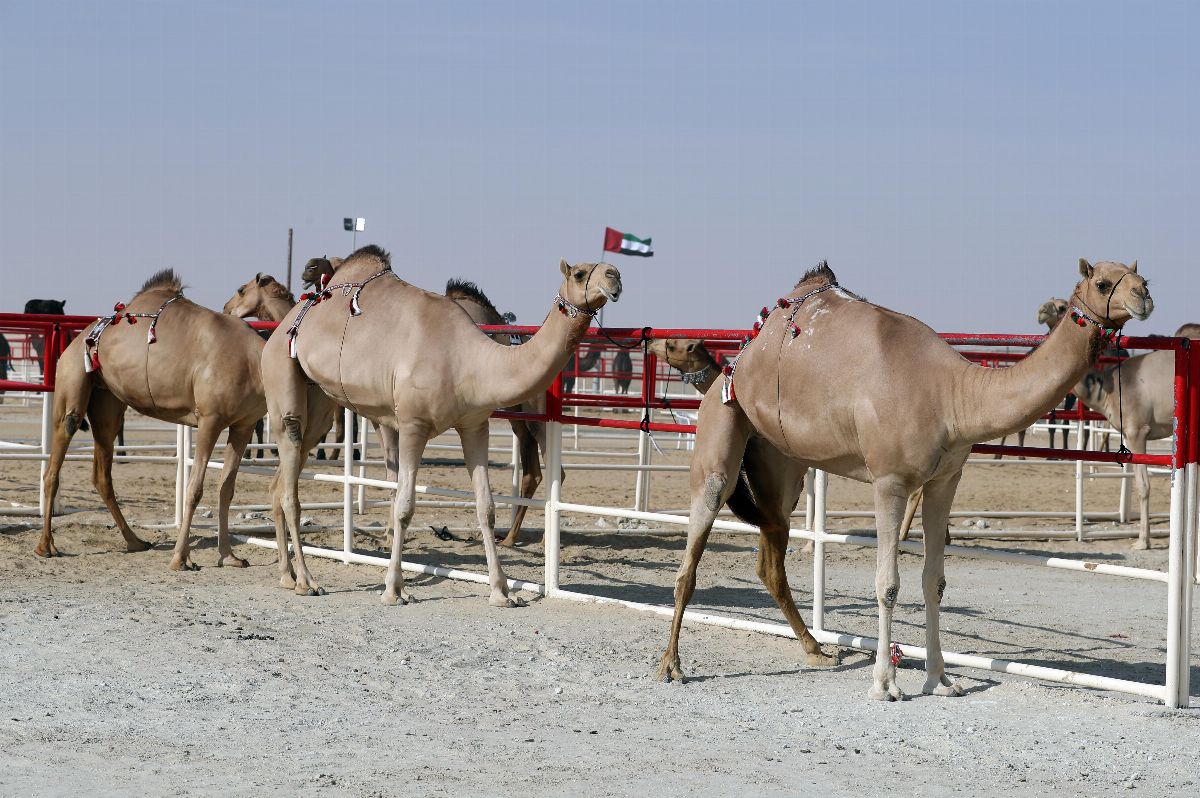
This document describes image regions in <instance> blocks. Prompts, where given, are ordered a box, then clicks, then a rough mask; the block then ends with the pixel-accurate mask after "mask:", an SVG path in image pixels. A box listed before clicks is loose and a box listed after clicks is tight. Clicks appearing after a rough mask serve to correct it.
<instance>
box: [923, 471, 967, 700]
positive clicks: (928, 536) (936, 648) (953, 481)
mask: <svg viewBox="0 0 1200 798" xmlns="http://www.w3.org/2000/svg"><path fill="white" fill-rule="evenodd" d="M961 477H962V471H961V470H959V471H956V472H955V473H953V474H951V475H950V476H947V477H942V478H941V479H939V480H937V481H936V482H930V483H929V484H928V485H927V486H926V487H925V503H924V512H923V515H922V517H923V518H924V527H925V563H924V568H923V570H922V571H921V590H922V593H923V594H924V598H925V651H926V654H925V686H924V688H922V689H923V692H925V693H932V694H933V695H942V696H960V695H962V694H963V691H962V688H960V687H959V686H958V685H957V684H955V683H954V682H952V681H950V678H949V677H948V676H946V661H945V660H944V659H943V658H942V635H941V609H942V608H941V604H942V594H943V593H944V592H945V590H946V576H945V573H946V539H947V533H948V532H949V528H950V505H951V504H953V502H954V494H955V492H956V491H957V490H958V481H959V479H960V478H961Z"/></svg>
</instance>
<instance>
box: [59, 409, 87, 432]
mask: <svg viewBox="0 0 1200 798" xmlns="http://www.w3.org/2000/svg"><path fill="white" fill-rule="evenodd" d="M82 426H83V419H82V418H81V417H80V416H79V415H78V414H76V413H67V415H66V417H65V418H63V428H64V429H66V431H67V436H68V437H70V436H72V435H74V434H75V433H76V432H78V431H79V428H80V427H82Z"/></svg>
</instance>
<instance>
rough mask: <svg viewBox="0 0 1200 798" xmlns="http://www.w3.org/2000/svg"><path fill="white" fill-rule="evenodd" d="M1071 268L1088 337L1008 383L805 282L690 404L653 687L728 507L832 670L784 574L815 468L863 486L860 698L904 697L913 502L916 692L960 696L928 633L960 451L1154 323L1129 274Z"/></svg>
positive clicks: (794, 619) (1007, 427)
mask: <svg viewBox="0 0 1200 798" xmlns="http://www.w3.org/2000/svg"><path fill="white" fill-rule="evenodd" d="M1079 267H1080V272H1081V274H1082V276H1083V280H1082V281H1081V282H1080V283H1079V284H1078V285H1077V286H1076V288H1075V292H1074V293H1073V294H1072V297H1071V301H1072V303H1073V305H1074V306H1075V307H1077V308H1079V309H1080V310H1081V311H1082V312H1084V313H1086V314H1087V319H1090V321H1085V326H1083V327H1080V326H1078V325H1076V324H1060V325H1059V326H1058V327H1057V328H1056V329H1055V330H1054V332H1053V333H1051V334H1050V336H1049V337H1048V338H1047V339H1046V342H1045V343H1044V344H1042V346H1040V347H1038V349H1037V350H1036V351H1035V352H1033V353H1032V354H1031V355H1030V356H1029V357H1027V358H1025V359H1024V360H1022V361H1021V362H1020V363H1018V364H1017V365H1015V366H1013V367H1012V368H1005V369H989V368H983V367H980V366H977V365H975V364H972V363H970V362H969V361H967V360H966V359H965V358H963V357H962V356H961V355H960V354H958V353H957V352H955V351H954V349H952V348H951V347H950V346H948V345H947V344H946V343H945V342H944V341H942V339H941V338H939V337H938V335H937V333H935V332H934V331H933V330H932V329H930V328H929V327H927V326H925V325H924V324H922V323H921V322H919V321H917V320H916V319H913V318H911V317H909V316H904V315H902V314H899V313H896V312H894V311H890V310H887V309H885V308H882V307H879V306H877V305H872V304H870V303H869V302H866V301H864V300H862V299H860V298H859V297H856V296H854V295H853V294H850V293H849V292H847V291H845V290H843V289H842V288H840V287H839V286H838V285H837V281H836V278H835V277H834V274H833V272H832V271H831V270H830V269H829V267H828V266H826V265H825V264H821V265H820V266H819V267H817V268H816V269H813V270H811V271H810V272H808V273H807V274H806V275H805V276H804V278H803V279H802V280H801V281H800V283H798V284H797V285H796V287H795V288H794V289H793V290H792V291H791V292H790V293H789V295H788V296H787V297H785V298H783V299H781V300H780V301H779V302H778V303H777V305H776V307H775V308H774V309H773V310H771V311H769V312H768V313H767V315H766V318H765V320H764V321H763V323H762V329H761V332H760V333H759V334H758V336H757V337H756V338H755V339H754V340H752V341H751V342H750V343H749V344H748V345H747V346H746V347H745V348H744V349H743V351H742V354H741V356H740V357H739V359H738V361H737V363H736V364H735V366H734V373H733V375H732V376H731V377H730V378H727V380H726V383H725V389H723V390H722V391H720V392H717V391H710V392H709V393H707V394H705V396H704V399H703V400H702V401H701V406H700V418H699V422H698V431H697V435H696V450H695V454H694V455H693V458H692V466H691V494H692V500H691V517H690V520H689V524H688V541H687V550H686V552H685V554H684V558H683V562H682V564H681V566H680V569H679V574H678V576H677V578H676V580H675V616H674V620H673V623H672V626H671V637H670V642H669V643H668V646H667V650H666V652H665V653H664V654H663V657H662V661H661V664H660V666H659V669H658V674H659V676H660V677H662V678H664V679H671V678H682V677H683V671H682V668H681V666H680V661H679V632H680V627H681V626H682V623H683V613H684V610H685V608H686V607H687V604H688V601H689V600H690V599H691V597H692V593H693V591H694V590H695V585H696V568H697V566H698V564H699V561H700V556H701V554H702V553H703V551H704V546H705V544H706V543H707V541H708V535H709V532H710V530H711V528H712V523H713V519H714V518H715V517H716V514H717V511H718V510H719V509H720V508H721V506H722V504H724V503H726V502H728V503H729V506H730V509H732V510H734V512H735V513H737V514H738V515H739V516H740V517H741V518H743V519H745V520H746V521H747V522H749V523H753V524H755V525H756V526H758V527H759V528H760V530H761V541H760V551H759V564H758V573H759V575H760V577H761V578H762V580H763V582H764V583H765V584H766V586H767V589H768V590H769V591H770V592H771V594H772V595H773V596H774V598H775V600H776V602H777V603H778V604H779V606H780V608H781V609H782V610H783V613H784V615H785V616H786V617H787V619H788V621H789V622H790V624H791V626H792V629H793V631H794V632H795V633H796V636H797V637H798V638H799V640H800V642H801V645H802V646H803V647H804V650H805V652H806V653H807V655H808V659H809V662H810V663H813V664H816V665H825V664H830V663H832V662H833V661H834V660H833V658H832V657H829V656H827V655H826V654H825V653H824V652H822V651H821V648H820V646H819V645H818V644H817V641H816V640H815V639H814V638H813V636H812V635H811V634H810V633H809V631H808V629H807V628H806V627H805V625H804V621H803V620H802V619H801V617H800V613H799V612H798V610H797V609H796V606H795V603H794V602H793V600H792V596H791V590H790V589H789V587H788V584H787V576H786V574H785V572H784V552H785V548H786V545H787V540H788V515H789V514H790V512H791V510H792V509H793V508H794V507H795V506H796V501H797V499H798V498H799V496H800V491H801V482H802V479H801V478H802V475H803V473H804V470H805V469H806V468H810V467H811V468H821V469H824V470H825V471H828V472H829V473H832V474H838V475H841V476H844V477H848V478H850V479H856V480H860V481H863V482H870V483H872V484H873V486H874V492H875V517H876V527H877V530H878V532H877V534H878V567H877V570H876V578H875V592H876V598H877V601H878V607H879V632H878V635H879V639H878V650H877V652H876V660H875V667H874V671H873V680H872V685H871V689H870V691H869V693H868V695H869V697H871V698H874V699H879V700H898V699H901V698H903V695H904V694H903V693H902V692H901V690H900V687H899V686H898V685H897V683H896V667H895V664H894V661H893V659H892V658H891V656H890V655H891V641H892V610H893V608H894V607H895V604H896V598H897V595H898V593H899V587H900V585H899V572H898V569H897V554H898V546H897V543H898V531H899V527H900V520H901V517H902V515H903V512H904V506H905V503H906V501H907V499H908V497H909V496H911V495H912V494H913V493H914V492H915V491H916V489H917V488H918V487H921V486H924V488H925V493H924V500H923V503H924V518H925V532H926V534H925V540H924V543H925V566H924V572H923V575H922V590H923V593H924V598H925V620H926V622H925V637H926V650H927V663H926V673H927V678H926V681H925V686H924V690H925V691H926V692H930V693H935V694H938V695H961V694H962V691H961V689H960V688H959V687H958V686H957V685H955V684H954V683H953V682H952V681H951V680H950V679H949V678H948V677H947V676H946V675H945V662H944V660H943V658H942V654H941V642H940V633H939V630H938V624H939V604H940V602H941V599H942V592H943V590H944V589H945V585H946V583H945V579H944V576H943V573H944V562H943V555H944V546H945V536H946V532H947V531H948V529H949V523H948V522H949V514H950V506H951V504H952V502H953V499H954V493H955V490H956V489H957V487H958V481H959V479H960V477H961V475H962V467H963V464H964V463H965V462H966V459H967V455H968V453H969V452H970V448H971V446H972V445H973V444H975V443H977V442H980V441H986V440H992V439H995V438H998V437H999V436H1001V435H1003V434H1005V433H1011V432H1015V431H1016V430H1019V429H1021V428H1023V427H1026V426H1028V425H1029V423H1030V422H1032V421H1033V420H1034V419H1036V418H1038V417H1039V416H1041V415H1042V414H1043V413H1045V412H1046V411H1048V410H1049V409H1050V408H1052V407H1054V405H1055V404H1057V403H1058V402H1059V401H1060V400H1061V399H1062V397H1063V396H1064V395H1066V393H1067V391H1068V390H1069V389H1070V387H1071V386H1072V385H1074V384H1075V383H1076V382H1077V381H1078V379H1079V378H1080V377H1081V376H1083V374H1085V373H1086V372H1087V370H1088V368H1089V367H1090V366H1091V364H1092V363H1093V362H1095V359H1096V357H1097V355H1098V353H1099V351H1100V349H1101V348H1102V346H1103V345H1104V343H1105V342H1106V341H1108V340H1110V339H1111V336H1113V335H1115V334H1116V333H1115V330H1116V329H1119V328H1120V327H1121V326H1122V325H1123V324H1124V323H1125V321H1127V320H1128V319H1129V318H1131V317H1133V318H1138V319H1144V318H1146V317H1147V316H1149V314H1150V312H1151V310H1152V309H1153V301H1152V300H1151V298H1150V294H1149V291H1148V290H1147V288H1146V283H1145V280H1144V279H1142V277H1140V276H1139V275H1138V274H1137V273H1136V263H1135V264H1133V265H1132V266H1129V267H1126V266H1123V265H1121V264H1119V263H1111V262H1103V263H1098V264H1096V266H1095V267H1093V266H1092V265H1091V264H1089V263H1088V262H1087V261H1082V260H1081V261H1080V264H1079ZM726 394H728V396H726ZM725 398H728V400H729V403H728V404H727V403H726V402H725V401H723V399H725ZM759 441H763V442H765V443H766V444H767V446H768V448H766V449H764V448H762V447H760V446H758V445H757V443H758V442H759Z"/></svg>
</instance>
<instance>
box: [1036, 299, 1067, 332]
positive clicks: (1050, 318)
mask: <svg viewBox="0 0 1200 798" xmlns="http://www.w3.org/2000/svg"><path fill="white" fill-rule="evenodd" d="M1067 304H1068V303H1067V300H1065V299H1059V298H1058V297H1051V298H1050V299H1047V300H1046V301H1045V302H1043V303H1042V306H1041V307H1040V308H1038V324H1045V325H1046V326H1047V327H1049V328H1050V329H1051V330H1053V329H1054V328H1055V327H1057V326H1058V323H1059V322H1060V321H1062V320H1063V317H1064V316H1066V315H1067Z"/></svg>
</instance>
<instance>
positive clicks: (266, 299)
mask: <svg viewBox="0 0 1200 798" xmlns="http://www.w3.org/2000/svg"><path fill="white" fill-rule="evenodd" d="M295 306H296V298H295V297H293V296H292V292H291V291H289V290H287V286H285V285H284V284H283V283H281V282H279V281H278V280H276V279H275V278H274V277H272V276H271V275H269V274H263V273H262V272H259V273H258V274H256V275H255V276H254V279H253V280H251V281H249V282H248V283H246V284H245V285H243V286H242V287H241V288H239V289H238V290H237V293H236V294H234V295H233V296H231V297H230V298H229V301H228V302H226V303H225V307H224V308H223V309H222V312H223V313H228V314H229V315H231V316H237V317H238V318H239V319H248V318H250V317H252V316H253V317H254V318H256V319H261V320H263V321H281V320H282V319H283V317H284V316H286V315H287V314H288V311H289V310H291V309H292V308H294V307H295Z"/></svg>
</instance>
